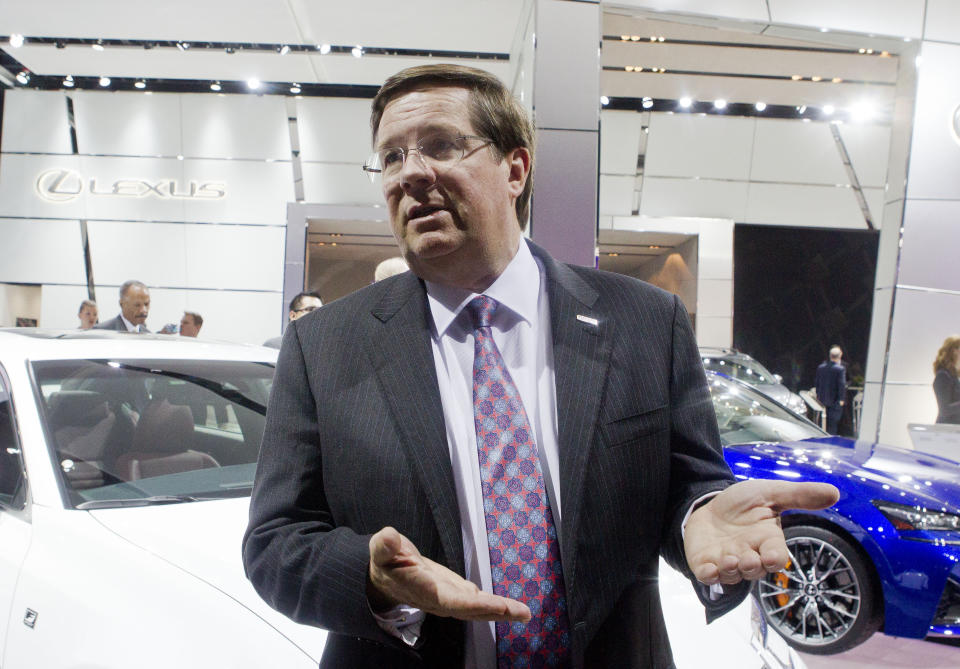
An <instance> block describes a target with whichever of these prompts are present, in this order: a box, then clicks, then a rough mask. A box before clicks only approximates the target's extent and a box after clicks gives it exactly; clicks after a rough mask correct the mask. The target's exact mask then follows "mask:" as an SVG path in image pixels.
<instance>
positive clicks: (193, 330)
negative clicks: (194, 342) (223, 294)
mask: <svg viewBox="0 0 960 669" xmlns="http://www.w3.org/2000/svg"><path fill="white" fill-rule="evenodd" d="M202 327H203V316H201V315H200V314H198V313H197V312H196V311H184V312H183V318H181V319H180V336H181V337H196V336H197V335H198V334H200V328H202Z"/></svg>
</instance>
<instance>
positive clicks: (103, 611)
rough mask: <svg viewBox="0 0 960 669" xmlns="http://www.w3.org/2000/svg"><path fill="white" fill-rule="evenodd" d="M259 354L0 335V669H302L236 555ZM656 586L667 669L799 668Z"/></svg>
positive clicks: (314, 653)
mask: <svg viewBox="0 0 960 669" xmlns="http://www.w3.org/2000/svg"><path fill="white" fill-rule="evenodd" d="M276 355H277V351H276V350H274V349H267V348H261V347H252V346H239V345H232V344H211V343H205V342H203V341H197V340H184V339H181V338H179V337H171V336H162V335H155V336H151V335H127V334H126V333H111V332H105V331H89V332H78V331H72V332H50V331H42V330H32V329H16V330H13V329H8V330H0V667H3V669H81V668H83V669H94V668H96V669H129V668H131V667H137V668H138V669H154V668H155V669H161V668H162V669H170V668H171V667H176V668H177V669H200V668H203V669H207V668H209V667H229V668H231V669H248V668H249V669H254V668H257V669H261V668H263V667H284V669H296V668H297V667H303V668H304V669H306V668H307V667H310V668H315V667H316V666H317V664H318V663H319V660H320V656H321V654H322V651H323V646H324V642H325V640H326V632H325V631H323V630H320V629H317V628H314V627H309V626H305V625H299V624H297V623H294V622H292V621H290V620H289V619H287V618H286V617H285V616H283V615H281V614H279V613H277V612H276V611H274V610H273V609H271V608H270V607H269V606H268V605H267V604H266V603H265V602H264V601H263V600H261V599H260V597H259V596H258V595H257V594H256V592H255V591H254V590H253V587H252V586H251V585H250V584H249V582H248V581H247V580H246V578H245V576H244V573H243V566H242V562H241V557H240V541H241V537H242V535H243V531H244V528H245V527H246V522H247V507H248V504H249V495H250V488H251V485H252V482H253V474H254V468H255V464H256V457H257V451H258V449H259V445H260V439H261V436H262V433H263V424H264V413H265V406H266V403H267V398H268V396H269V390H270V385H271V383H272V378H273V368H274V363H275V361H276ZM663 570H664V574H663V578H662V585H661V593H662V597H663V600H664V608H665V612H666V615H667V621H668V630H669V632H670V635H671V637H673V638H674V649H675V653H676V656H677V661H678V666H681V667H683V666H704V662H705V661H707V660H709V664H710V665H711V666H715V667H722V666H730V667H738V668H739V667H750V666H753V667H802V666H803V663H802V662H801V661H800V660H799V658H797V656H796V655H795V654H794V653H793V652H792V651H790V650H789V649H788V648H786V646H785V644H781V643H780V642H779V641H778V639H779V637H775V635H772V634H771V635H770V637H768V636H767V633H766V631H765V630H764V629H763V628H762V620H761V621H758V620H757V619H756V618H755V619H754V620H753V624H752V625H751V608H750V604H749V602H748V603H745V604H744V605H743V606H741V607H740V608H738V609H737V610H735V611H733V612H731V613H730V614H728V615H727V616H724V617H723V618H721V619H720V620H719V621H717V622H716V623H714V624H712V625H710V626H709V627H707V626H706V625H705V624H704V622H703V611H702V609H701V608H700V606H699V603H697V601H696V598H695V597H694V595H693V593H692V591H691V589H690V586H689V583H687V582H686V580H685V579H683V578H682V577H680V576H679V575H677V574H676V573H675V572H672V571H671V570H670V569H669V568H668V567H666V565H665V564H664V565H663ZM694 638H695V639H696V640H697V643H695V644H692V643H690V642H689V641H690V639H694ZM700 649H702V650H700ZM711 649H712V650H711ZM704 650H705V651H709V652H708V656H707V657H704V658H701V657H700V656H698V655H697V653H699V652H702V651H704Z"/></svg>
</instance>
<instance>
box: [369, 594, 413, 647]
mask: <svg viewBox="0 0 960 669" xmlns="http://www.w3.org/2000/svg"><path fill="white" fill-rule="evenodd" d="M370 613H372V614H373V618H374V620H376V621H377V625H379V626H380V629H382V630H383V631H384V632H386V633H387V634H389V635H390V636H392V637H396V638H397V639H400V640H401V641H402V642H403V643H404V644H406V645H407V646H410V647H413V646H416V645H417V642H418V641H420V627H421V626H422V625H423V619H424V618H425V617H426V616H425V614H424V612H423V611H422V610H420V609H415V608H413V607H412V606H406V605H404V604H400V605H399V606H395V607H393V608H392V609H389V610H388V611H383V612H382V613H375V612H374V611H373V609H371V610H370Z"/></svg>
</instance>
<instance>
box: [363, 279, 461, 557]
mask: <svg viewBox="0 0 960 669" xmlns="http://www.w3.org/2000/svg"><path fill="white" fill-rule="evenodd" d="M372 314H373V316H374V317H375V318H376V319H377V320H376V321H375V325H374V329H373V331H372V333H371V336H370V337H369V338H368V339H367V341H366V346H365V348H366V351H367V354H368V355H369V357H370V360H371V362H372V364H373V367H374V369H375V370H376V373H377V377H378V378H379V380H380V383H381V385H382V387H383V396H384V399H385V401H386V403H387V405H388V406H389V407H390V411H391V413H392V414H393V418H394V422H395V424H396V426H397V430H398V435H399V437H400V441H401V443H402V444H403V446H404V448H405V449H406V450H407V455H408V458H409V461H410V463H411V466H412V468H413V470H414V471H415V472H416V473H417V476H418V478H419V479H420V483H421V485H422V486H423V490H424V492H425V494H426V497H427V501H428V503H429V505H430V509H431V511H432V512H433V516H434V519H435V521H436V525H437V531H438V533H439V535H440V540H441V543H442V545H443V550H444V552H445V554H446V556H447V565H448V566H449V567H450V569H452V570H453V571H455V572H457V573H458V574H461V575H462V574H463V573H464V564H463V541H462V538H461V532H460V514H459V506H458V504H457V494H456V488H455V486H454V481H453V467H452V465H451V464H450V451H449V447H448V445H447V434H446V428H445V423H444V419H443V405H442V404H441V401H440V391H439V389H438V386H437V371H436V366H435V363H434V360H433V350H432V348H431V344H430V340H431V336H432V335H431V329H430V323H431V322H432V321H431V318H430V314H429V309H428V307H427V299H426V292H425V291H424V288H423V284H422V283H421V282H420V280H419V279H418V278H417V277H416V276H414V275H413V274H412V273H407V274H404V275H402V276H401V277H400V278H399V279H397V280H396V281H394V282H393V285H392V286H391V288H390V289H389V290H388V291H387V292H386V293H385V294H384V296H383V298H382V299H381V300H380V302H379V303H378V304H377V305H376V306H375V307H374V308H373V309H372ZM415 543H416V542H415Z"/></svg>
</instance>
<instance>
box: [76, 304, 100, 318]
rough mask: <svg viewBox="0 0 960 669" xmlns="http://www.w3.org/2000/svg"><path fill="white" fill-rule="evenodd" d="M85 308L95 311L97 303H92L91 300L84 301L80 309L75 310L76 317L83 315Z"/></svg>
mask: <svg viewBox="0 0 960 669" xmlns="http://www.w3.org/2000/svg"><path fill="white" fill-rule="evenodd" d="M85 307H93V308H94V309H96V308H97V303H96V302H94V301H93V300H84V301H83V302H81V303H80V308H79V309H77V316H79V315H80V314H82V313H83V310H84V308H85Z"/></svg>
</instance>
